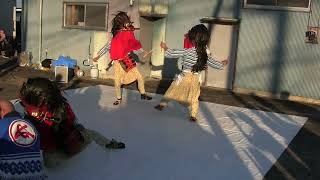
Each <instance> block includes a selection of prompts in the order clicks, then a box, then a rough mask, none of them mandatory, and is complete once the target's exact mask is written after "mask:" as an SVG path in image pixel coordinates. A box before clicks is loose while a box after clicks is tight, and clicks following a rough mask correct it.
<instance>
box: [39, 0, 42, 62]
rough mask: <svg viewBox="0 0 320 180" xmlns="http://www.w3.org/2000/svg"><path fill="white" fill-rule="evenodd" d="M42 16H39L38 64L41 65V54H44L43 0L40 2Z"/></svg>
mask: <svg viewBox="0 0 320 180" xmlns="http://www.w3.org/2000/svg"><path fill="white" fill-rule="evenodd" d="M39 8H40V9H39V10H40V16H39V22H40V25H39V54H38V58H39V62H38V64H39V65H40V64H41V52H42V8H43V0H40V7H39Z"/></svg>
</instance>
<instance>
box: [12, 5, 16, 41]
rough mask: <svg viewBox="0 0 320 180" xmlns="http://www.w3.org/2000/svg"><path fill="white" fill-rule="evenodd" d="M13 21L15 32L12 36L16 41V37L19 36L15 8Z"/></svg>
mask: <svg viewBox="0 0 320 180" xmlns="http://www.w3.org/2000/svg"><path fill="white" fill-rule="evenodd" d="M12 17H13V18H12V19H13V32H12V36H13V38H14V39H15V38H16V35H17V33H16V32H17V7H16V6H13V14H12Z"/></svg>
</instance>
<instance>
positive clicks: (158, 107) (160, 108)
mask: <svg viewBox="0 0 320 180" xmlns="http://www.w3.org/2000/svg"><path fill="white" fill-rule="evenodd" d="M154 108H155V109H156V110H159V111H162V110H163V109H164V106H163V105H161V104H158V105H156V106H155V107H154Z"/></svg>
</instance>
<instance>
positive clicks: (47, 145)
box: [23, 103, 76, 151]
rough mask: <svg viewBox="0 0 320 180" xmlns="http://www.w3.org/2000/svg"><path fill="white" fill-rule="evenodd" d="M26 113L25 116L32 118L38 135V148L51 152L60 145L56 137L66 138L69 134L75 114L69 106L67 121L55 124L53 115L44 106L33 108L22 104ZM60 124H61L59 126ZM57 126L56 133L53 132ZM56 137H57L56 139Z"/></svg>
mask: <svg viewBox="0 0 320 180" xmlns="http://www.w3.org/2000/svg"><path fill="white" fill-rule="evenodd" d="M23 105H24V107H25V111H26V115H28V116H32V117H33V121H36V122H34V125H35V127H36V129H37V130H38V131H39V133H40V147H41V149H42V150H44V151H46V150H53V149H56V148H58V147H59V146H60V145H61V142H59V138H58V137H66V136H67V135H68V133H69V132H70V129H71V128H72V126H73V123H74V121H75V118H76V117H75V114H74V113H73V111H72V109H71V107H70V105H69V104H68V106H67V108H68V109H67V119H65V120H63V121H61V122H56V121H53V120H52V118H53V116H54V115H53V113H52V112H49V111H48V109H47V107H46V106H41V107H35V106H32V105H28V104H26V103H23ZM59 123H61V124H59ZM56 125H58V128H59V130H58V133H60V134H59V135H57V132H55V130H54V126H56ZM57 136H58V137H57Z"/></svg>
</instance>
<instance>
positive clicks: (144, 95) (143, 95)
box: [141, 94, 152, 100]
mask: <svg viewBox="0 0 320 180" xmlns="http://www.w3.org/2000/svg"><path fill="white" fill-rule="evenodd" d="M141 99H144V100H151V99H152V97H150V96H148V95H146V94H141Z"/></svg>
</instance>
